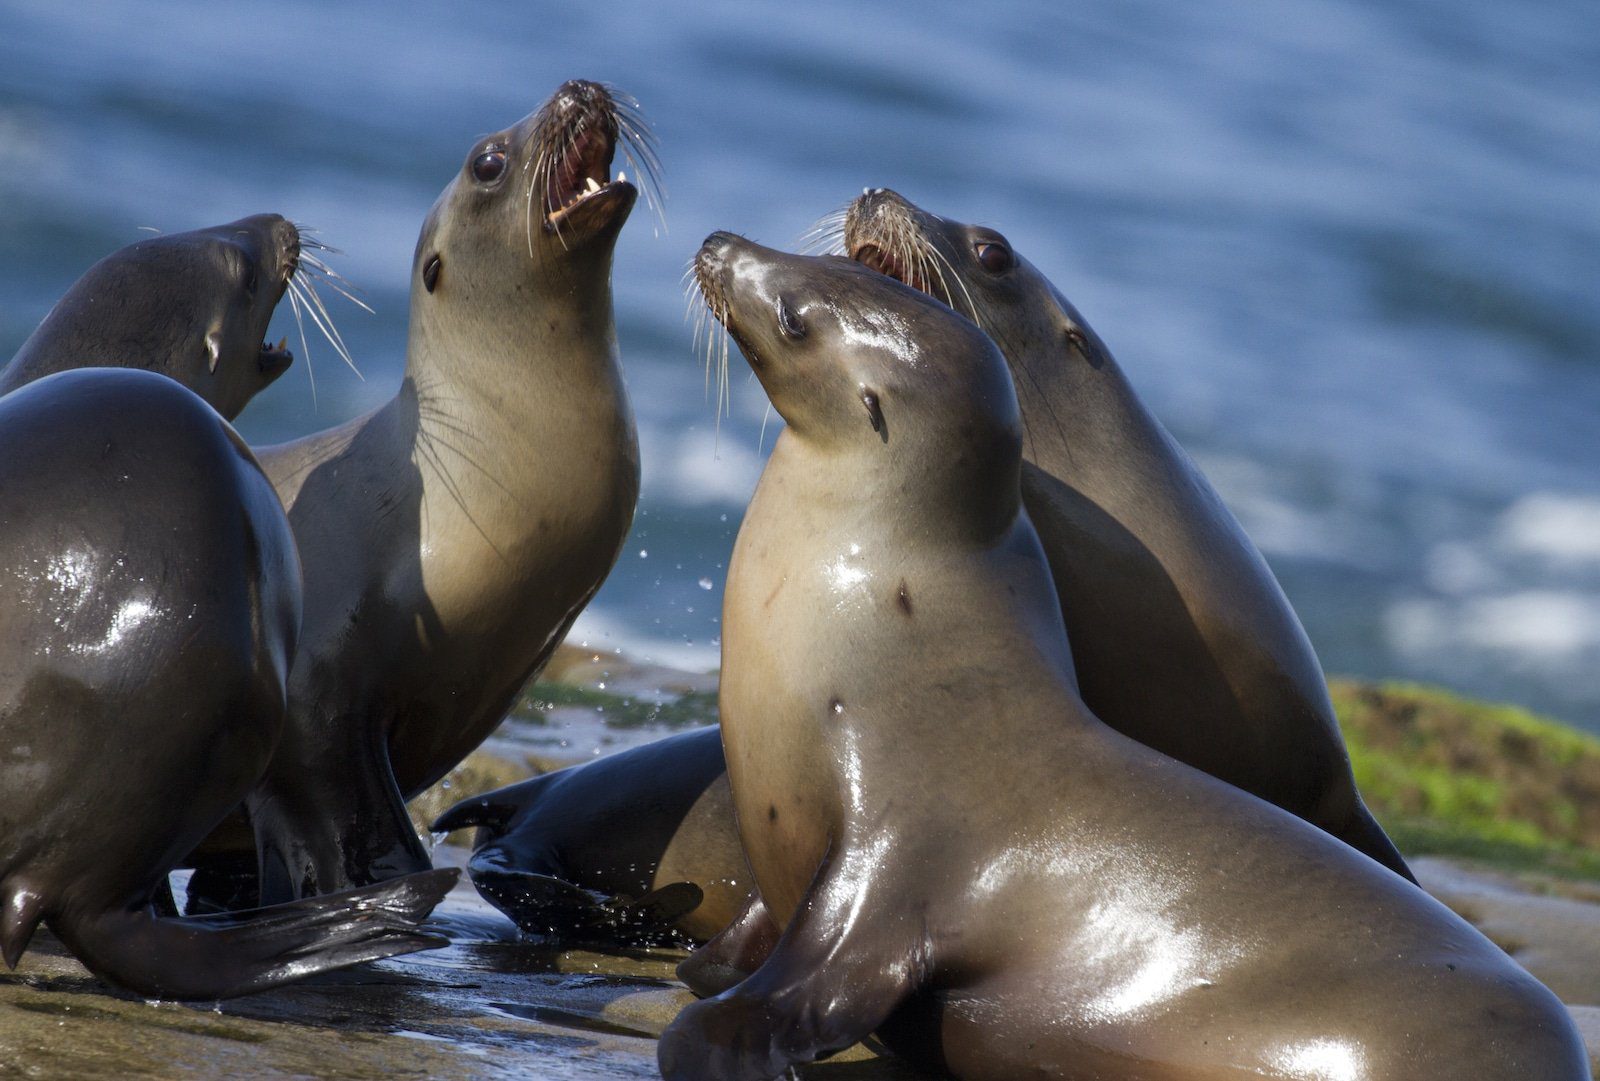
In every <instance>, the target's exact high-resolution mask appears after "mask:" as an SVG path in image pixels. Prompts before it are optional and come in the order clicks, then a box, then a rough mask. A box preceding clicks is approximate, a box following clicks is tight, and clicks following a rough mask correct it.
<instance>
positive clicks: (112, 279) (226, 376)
mask: <svg viewBox="0 0 1600 1081" xmlns="http://www.w3.org/2000/svg"><path fill="white" fill-rule="evenodd" d="M322 247H323V245H321V244H320V243H318V242H317V241H316V240H315V239H314V238H312V237H310V236H304V237H303V236H302V235H301V231H300V229H299V228H298V227H296V226H295V225H294V223H292V222H290V221H288V220H286V219H285V218H282V217H280V216H279V215H277V214H257V215H254V216H252V217H248V218H241V219H239V220H238V221H235V222H229V223H228V224H226V225H218V226H213V227H212V228H209V229H196V230H194V231H193V232H188V233H172V234H169V235H166V236H156V237H150V238H147V239H144V240H140V241H139V242H137V243H135V244H130V245H128V246H127V247H125V248H119V249H118V250H117V251H114V252H112V253H111V254H110V255H108V256H106V257H105V258H104V259H102V260H100V261H99V262H98V263H96V264H95V265H94V266H92V267H90V268H89V270H88V271H87V272H86V273H85V274H84V275H83V277H81V278H79V279H78V280H77V281H76V282H75V283H73V286H72V288H71V289H69V290H68V291H67V293H66V294H65V295H64V296H63V297H62V298H61V299H60V300H59V301H57V302H56V305H55V307H53V308H51V309H50V313H49V314H48V315H46V316H45V318H44V321H43V322H42V323H40V324H39V326H38V328H37V329H35V330H34V332H33V334H32V335H30V336H29V337H28V340H27V341H25V342H23V343H22V348H21V349H19V350H17V354H16V356H14V357H13V358H12V359H11V363H10V364H8V365H6V367H5V369H4V370H3V371H0V394H5V393H8V392H10V391H13V390H15V389H17V388H18V387H20V386H23V385H25V384H27V383H31V382H32V381H34V380H35V379H40V378H43V377H44V376H47V375H50V374H52V373H54V372H60V371H67V370H69V369H73V368H90V367H106V368H143V369H147V370H149V371H153V372H160V373H161V374H162V375H166V376H169V377H171V378H173V379H176V380H177V381H178V382H180V383H182V384H183V385H184V386H186V387H188V388H189V389H190V390H192V391H194V392H195V393H196V394H198V395H200V397H202V398H204V399H205V400H206V401H207V402H208V403H209V404H210V405H211V407H212V408H213V409H215V410H216V411H217V412H219V413H221V414H222V415H223V417H225V418H227V419H228V420H232V419H233V418H234V417H236V416H238V415H239V413H240V411H241V410H243V409H244V407H245V405H246V404H248V403H249V401H250V399H251V398H253V397H255V396H256V395H257V394H258V393H260V392H261V391H262V390H264V389H266V387H267V386H268V385H269V384H270V383H272V381H273V380H275V379H277V378H278V376H280V375H282V374H283V373H284V372H285V371H287V370H288V368H289V365H290V364H291V363H293V361H294V355H293V354H292V353H290V352H289V350H288V349H287V348H286V347H285V346H286V345H287V343H286V342H281V343H279V344H278V345H276V346H274V345H270V344H267V343H266V342H265V341H264V340H263V339H265V337H266V334H267V327H268V324H269V323H270V322H271V321H272V313H273V310H274V309H275V308H276V307H277V305H278V301H280V300H281V299H282V298H283V296H284V293H285V291H286V290H289V289H291V288H294V289H296V290H297V293H296V299H297V302H298V298H299V297H301V296H305V297H308V298H309V297H311V296H312V295H313V294H312V293H310V292H306V291H305V290H307V289H308V288H309V283H308V276H309V275H311V274H314V273H327V274H331V271H327V270H326V266H325V264H323V263H322V262H321V260H320V258H318V257H317V256H316V255H315V254H314V251H315V250H316V249H321V248H322ZM306 248H311V249H313V251H305V250H304V249H306ZM303 256H304V258H303ZM318 268H320V270H319V269H318ZM297 275H299V276H300V278H301V279H302V281H301V282H296V280H295V279H296V276H297ZM334 285H335V287H336V288H341V289H342V287H340V286H339V285H338V282H337V281H335V282H334ZM307 302H308V303H310V302H311V301H310V300H309V299H308V301H307Z"/></svg>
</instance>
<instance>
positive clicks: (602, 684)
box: [595, 682, 606, 691]
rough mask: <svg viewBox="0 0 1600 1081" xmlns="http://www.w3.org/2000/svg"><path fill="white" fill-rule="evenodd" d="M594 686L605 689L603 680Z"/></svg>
mask: <svg viewBox="0 0 1600 1081" xmlns="http://www.w3.org/2000/svg"><path fill="white" fill-rule="evenodd" d="M595 686H596V687H598V688H599V689H600V690H602V691H603V690H605V689H606V685H605V683H604V682H601V683H596V684H595Z"/></svg>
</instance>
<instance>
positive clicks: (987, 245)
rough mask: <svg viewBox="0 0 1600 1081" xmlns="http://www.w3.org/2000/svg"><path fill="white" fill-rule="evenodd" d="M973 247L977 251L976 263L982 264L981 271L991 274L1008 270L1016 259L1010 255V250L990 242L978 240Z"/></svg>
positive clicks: (1002, 245)
mask: <svg viewBox="0 0 1600 1081" xmlns="http://www.w3.org/2000/svg"><path fill="white" fill-rule="evenodd" d="M974 247H975V248H976V249H977V251H978V262H980V263H982V264H983V269H985V270H987V271H988V272H989V273H991V274H999V273H1000V272H1001V271H1004V270H1010V269H1011V267H1012V264H1014V263H1015V262H1016V259H1015V258H1013V256H1012V255H1011V249H1010V248H1008V247H1006V246H1005V245H1004V244H998V243H996V242H995V241H992V240H980V241H978V243H977V244H975V245H974Z"/></svg>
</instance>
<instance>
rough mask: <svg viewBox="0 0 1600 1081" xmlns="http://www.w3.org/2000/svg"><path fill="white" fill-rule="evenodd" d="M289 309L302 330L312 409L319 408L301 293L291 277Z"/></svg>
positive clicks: (301, 350)
mask: <svg viewBox="0 0 1600 1081" xmlns="http://www.w3.org/2000/svg"><path fill="white" fill-rule="evenodd" d="M285 295H286V296H288V298H289V309H290V310H291V311H293V312H294V325H295V326H296V327H298V328H299V330H300V355H301V356H303V357H305V358H306V378H307V379H309V380H310V381H311V411H312V412H313V413H314V412H316V410H317V377H316V375H315V374H314V373H313V372H312V370H311V346H310V345H308V344H307V343H306V324H305V320H304V319H302V318H301V317H300V293H299V290H298V289H296V288H295V284H294V279H293V278H290V279H289V288H288V292H287V293H286V294H285Z"/></svg>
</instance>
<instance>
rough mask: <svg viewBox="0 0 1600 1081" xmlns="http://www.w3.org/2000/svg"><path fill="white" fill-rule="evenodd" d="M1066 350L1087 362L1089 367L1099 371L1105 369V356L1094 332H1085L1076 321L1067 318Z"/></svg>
mask: <svg viewBox="0 0 1600 1081" xmlns="http://www.w3.org/2000/svg"><path fill="white" fill-rule="evenodd" d="M1065 337H1066V343H1067V348H1068V349H1071V350H1072V351H1073V352H1075V353H1077V354H1078V355H1079V356H1080V357H1082V358H1083V359H1084V360H1086V361H1088V362H1089V367H1091V368H1093V369H1095V370H1096V371H1099V370H1100V369H1101V368H1103V367H1105V364H1106V355H1105V351H1104V350H1103V349H1102V348H1101V346H1100V339H1099V338H1097V337H1095V334H1094V331H1092V330H1087V329H1085V328H1084V327H1083V326H1081V325H1080V324H1079V323H1078V321H1077V320H1075V319H1071V318H1068V320H1067V329H1066V333H1065Z"/></svg>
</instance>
